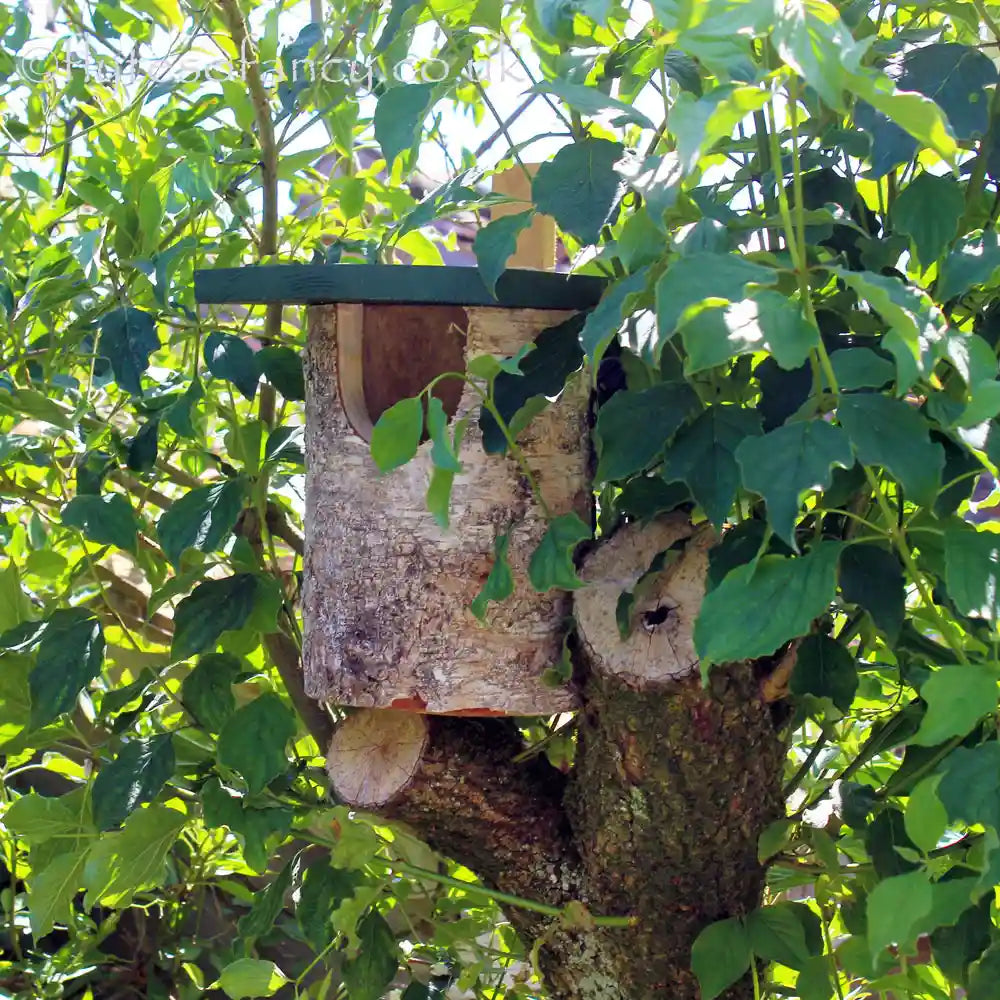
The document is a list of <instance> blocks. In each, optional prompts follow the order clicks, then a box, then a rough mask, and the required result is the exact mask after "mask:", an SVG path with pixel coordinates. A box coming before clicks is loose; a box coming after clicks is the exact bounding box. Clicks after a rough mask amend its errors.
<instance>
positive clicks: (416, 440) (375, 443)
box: [371, 396, 424, 472]
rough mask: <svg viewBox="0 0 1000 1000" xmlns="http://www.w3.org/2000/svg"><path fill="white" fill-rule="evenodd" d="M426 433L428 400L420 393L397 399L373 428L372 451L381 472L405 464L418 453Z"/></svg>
mask: <svg viewBox="0 0 1000 1000" xmlns="http://www.w3.org/2000/svg"><path fill="white" fill-rule="evenodd" d="M423 433H424V404H423V402H422V401H421V397H420V396H410V397H408V398H407V399H401V400H400V401H399V402H398V403H393V404H392V406H390V407H389V409H388V410H386V411H385V412H384V413H383V414H382V416H380V417H379V418H378V422H377V423H376V424H375V427H374V428H373V429H372V439H371V454H372V459H373V460H374V461H375V464H376V465H377V466H378V467H379V471H380V472H389V471H390V470H391V469H395V468H398V467H399V466H400V465H405V464H406V463H407V462H409V461H410V459H411V458H413V456H414V455H416V453H417V447H418V446H419V444H420V438H421V437H422V436H423Z"/></svg>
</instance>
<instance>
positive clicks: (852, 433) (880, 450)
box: [837, 395, 944, 504]
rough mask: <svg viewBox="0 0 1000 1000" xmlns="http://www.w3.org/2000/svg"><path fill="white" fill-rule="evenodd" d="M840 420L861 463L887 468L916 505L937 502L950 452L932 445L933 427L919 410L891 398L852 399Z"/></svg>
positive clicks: (845, 402)
mask: <svg viewBox="0 0 1000 1000" xmlns="http://www.w3.org/2000/svg"><path fill="white" fill-rule="evenodd" d="M837 419H838V420H839V421H840V423H841V426H842V427H843V428H844V430H846V431H847V434H848V436H849V437H850V439H851V444H852V445H853V446H854V451H855V453H856V454H857V456H858V460H859V461H860V462H862V463H864V464H865V465H881V466H882V467H883V468H885V469H887V470H888V471H889V472H890V473H891V474H892V475H893V476H894V477H895V478H896V479H897V480H898V481H899V483H900V485H901V486H902V487H903V489H905V490H906V492H907V494H908V495H909V496H910V497H911V498H912V499H913V500H915V501H916V502H918V503H921V504H932V503H933V502H934V498H935V496H937V491H938V489H939V487H940V485H941V470H942V469H943V468H944V449H943V448H942V447H941V445H940V444H938V443H937V442H934V441H931V438H930V425H929V424H928V423H927V421H926V420H925V419H924V417H923V416H922V415H921V414H920V413H919V412H918V411H917V410H916V409H914V408H913V407H912V406H910V405H909V404H907V403H904V402H903V401H902V400H900V399H889V398H888V397H886V396H878V395H865V396H847V397H846V398H844V399H842V400H841V401H840V406H839V407H838V409H837Z"/></svg>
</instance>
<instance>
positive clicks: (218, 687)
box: [181, 653, 243, 733]
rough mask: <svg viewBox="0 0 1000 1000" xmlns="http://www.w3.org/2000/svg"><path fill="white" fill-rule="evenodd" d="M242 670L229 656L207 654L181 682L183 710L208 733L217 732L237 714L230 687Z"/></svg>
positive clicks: (231, 656) (200, 658) (236, 660)
mask: <svg viewBox="0 0 1000 1000" xmlns="http://www.w3.org/2000/svg"><path fill="white" fill-rule="evenodd" d="M242 670H243V665H242V664H241V663H240V661H239V660H238V659H237V658H236V657H235V656H233V655H232V653H206V654H205V655H204V656H200V657H199V658H198V662H197V664H195V667H194V669H193V670H192V671H191V672H190V673H189V674H188V675H187V676H186V677H185V678H184V680H183V681H182V682H181V700H182V701H183V702H184V707H185V708H186V709H187V710H188V711H189V712H190V713H191V714H192V715H193V716H194V717H195V719H197V720H198V723H199V724H200V725H202V726H204V727H205V729H207V730H209V731H210V732H213V733H217V732H219V730H220V729H222V727H223V726H224V725H225V724H226V720H227V719H228V718H229V716H231V715H232V714H233V712H234V711H236V698H235V696H234V695H233V689H232V685H233V682H234V681H235V680H236V678H237V676H238V675H239V674H240V673H241V672H242Z"/></svg>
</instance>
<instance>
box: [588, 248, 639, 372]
mask: <svg viewBox="0 0 1000 1000" xmlns="http://www.w3.org/2000/svg"><path fill="white" fill-rule="evenodd" d="M648 277H649V274H648V271H647V270H646V269H645V268H643V269H641V270H639V271H636V272H635V274H630V275H629V276H628V277H627V278H622V279H620V280H619V281H616V282H614V283H613V284H611V285H609V286H608V287H607V288H606V289H605V290H604V294H603V296H602V297H601V301H600V302H598V303H597V306H596V307H595V308H594V309H592V310H591V311H590V312H589V313H587V317H586V319H585V320H584V324H583V329H582V330H581V331H580V346H581V347H582V348H583V350H584V353H585V354H586V356H587V363H588V364H590V365H594V364H596V362H597V361H598V360H599V359H600V358H601V356H602V355H603V354H604V351H605V350H606V349H607V346H608V344H610V343H611V342H612V341H613V340H615V339H616V337H617V336H618V331H619V329H620V328H621V325H622V319H623V317H624V315H625V313H626V312H627V306H628V304H629V299H630V298H631V297H632V296H634V295H638V294H640V293H641V292H642V291H643V290H644V289H645V287H646V281H647V279H648Z"/></svg>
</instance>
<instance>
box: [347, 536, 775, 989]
mask: <svg viewBox="0 0 1000 1000" xmlns="http://www.w3.org/2000/svg"><path fill="white" fill-rule="evenodd" d="M713 541H714V536H713V535H712V533H711V532H710V531H709V530H706V529H705V528H704V527H702V528H698V529H694V528H693V527H692V526H691V525H690V523H689V522H688V521H687V520H685V519H682V518H678V517H671V518H667V519H664V520H663V521H660V522H657V523H656V524H653V525H649V526H646V527H644V528H638V527H635V526H629V527H627V528H625V529H623V530H622V531H620V532H619V533H617V534H615V535H614V536H613V537H612V538H611V539H610V540H609V541H607V542H605V543H604V544H602V545H600V546H598V547H597V549H596V550H595V551H594V552H593V553H592V554H591V556H590V557H589V559H588V560H587V561H586V563H585V565H584V568H583V570H582V574H581V575H582V576H583V577H584V579H585V580H586V581H587V583H588V586H587V587H586V588H584V589H583V590H581V591H579V592H578V593H577V595H576V597H577V601H576V617H577V627H578V642H577V649H576V656H575V659H576V666H577V674H578V677H577V678H576V682H577V684H578V685H579V688H580V693H581V695H582V697H583V705H584V707H583V709H582V710H581V712H580V714H579V717H578V720H577V723H578V729H577V751H576V760H575V764H574V766H573V768H572V771H571V773H570V775H569V777H568V778H567V777H566V776H564V775H563V774H561V773H560V772H559V771H557V770H556V769H555V768H552V767H551V766H550V765H548V763H547V762H546V761H545V760H544V758H543V757H541V756H537V757H534V758H532V759H530V760H528V761H525V762H522V763H517V762H515V761H514V758H515V757H516V756H517V755H518V754H520V753H521V752H522V751H523V749H524V748H523V744H522V742H521V740H520V737H519V734H518V731H517V728H516V726H515V725H514V723H513V722H512V721H510V720H499V719H457V718H441V717H434V716H418V715H413V714H408V713H397V712H393V711H391V710H390V711H375V710H362V711H361V712H359V713H356V714H355V715H352V716H351V717H350V718H349V719H348V720H347V722H346V723H344V724H343V725H342V726H341V727H340V729H339V730H338V732H337V734H336V735H335V737H334V741H333V743H332V745H331V748H330V754H329V758H328V768H329V771H330V775H331V779H332V782H333V786H334V790H335V791H336V792H337V794H338V795H340V797H341V798H343V799H344V800H345V801H348V802H350V803H351V804H355V805H358V806H361V807H363V808H367V809H371V810H373V811H376V812H378V813H379V814H381V815H383V816H386V817H387V818H390V819H394V820H398V821H402V822H405V823H407V824H408V825H410V826H411V827H412V828H413V829H414V830H415V831H416V832H417V833H418V834H419V835H420V836H422V837H423V838H424V839H425V840H426V841H427V842H428V843H429V844H430V845H431V846H432V847H434V848H435V849H436V850H439V851H441V852H442V853H443V854H447V855H449V856H451V857H453V858H455V859H457V860H459V861H460V862H462V863H463V864H465V865H467V866H468V867H470V868H471V869H473V870H474V871H476V872H477V873H478V874H479V875H480V877H481V878H482V879H483V880H484V882H485V883H487V884H488V885H490V886H492V887H494V888H496V889H499V890H501V891H503V892H507V893H511V894H514V895H517V896H521V897H524V898H528V899H532V900H536V901H538V902H541V903H545V904H549V905H551V906H556V907H560V908H566V907H568V908H569V909H568V911H567V915H566V916H564V917H558V918H556V917H549V916H545V915H541V914H538V913H535V912H531V911H527V910H524V909H520V908H517V907H511V908H510V909H509V916H510V919H511V921H512V922H513V923H514V925H515V926H516V928H517V929H518V931H519V932H520V933H521V935H522V936H523V938H524V939H525V941H526V942H527V943H528V944H529V945H532V946H534V947H535V948H536V949H537V954H538V960H539V964H540V967H541V970H542V972H543V974H544V976H545V979H546V983H547V985H548V987H549V989H550V991H551V994H552V995H553V997H557V998H561V1000H646V998H654V997H655V998H673V1000H697V998H698V986H697V982H696V980H695V978H694V976H693V974H692V972H691V970H690V964H691V945H692V942H693V941H694V939H695V937H696V936H697V934H698V932H699V931H700V930H701V929H702V928H703V927H704V926H705V925H706V924H708V923H711V922H713V921H715V920H719V919H722V918H725V917H728V916H733V915H741V914H745V913H747V912H749V911H750V910H752V909H754V908H755V907H756V906H757V905H759V903H760V898H761V892H762V888H763V876H764V873H763V869H762V868H761V866H760V865H759V863H758V860H757V839H758V837H759V835H760V833H761V831H762V830H763V829H764V827H765V826H767V824H769V823H770V822H772V821H773V820H775V819H776V818H778V817H779V816H780V815H781V810H782V797H781V783H780V779H781V769H782V761H783V756H784V754H783V745H782V742H781V739H780V737H779V734H778V733H777V731H776V725H775V721H774V718H773V713H772V707H771V706H770V705H769V704H768V703H767V700H766V699H765V698H764V697H763V695H762V692H761V684H762V680H763V678H764V677H765V676H766V674H767V672H768V669H769V667H770V664H763V663H739V664H729V665H727V666H725V667H722V668H716V669H714V670H713V671H712V673H711V677H710V681H709V683H708V685H707V686H703V685H702V683H701V679H700V676H699V672H698V664H697V661H696V660H695V658H694V654H693V644H692V636H691V630H692V627H693V623H694V619H695V617H696V616H697V611H698V608H699V606H700V602H701V599H702V597H703V593H704V581H705V574H706V572H707V566H708V551H709V549H710V547H711V545H712V543H713ZM658 553H666V556H665V557H664V558H663V559H662V560H658V561H657V564H656V565H655V567H654V570H655V571H654V572H653V573H651V574H650V573H649V572H648V571H649V569H650V565H651V563H652V562H653V559H654V557H655V556H657V555H658ZM661 563H662V564H661ZM640 581H642V582H641V584H640ZM633 588H634V593H635V598H634V602H633V606H632V609H631V619H632V621H633V622H634V623H635V626H636V627H635V628H634V629H633V631H632V632H631V634H630V635H629V636H628V638H627V639H626V640H624V641H623V640H622V639H621V638H620V635H619V631H618V626H617V624H616V618H615V608H616V605H617V599H618V595H620V594H621V593H622V592H623V591H627V590H632V589H633ZM373 760H374V761H377V766H376V765H374V764H372V761H373ZM579 904H583V905H582V906H580V905H579ZM591 916H629V917H632V918H633V920H634V925H633V926H631V927H629V928H627V929H617V928H615V929H611V928H603V927H596V926H594V924H593V922H592V920H591V919H590V917H591ZM729 995H730V996H731V997H733V998H736V997H745V996H750V995H752V990H751V989H750V987H749V984H748V983H746V982H743V983H739V984H737V985H736V986H735V987H734V988H733V989H732V990H731V991H730V994H729Z"/></svg>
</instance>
